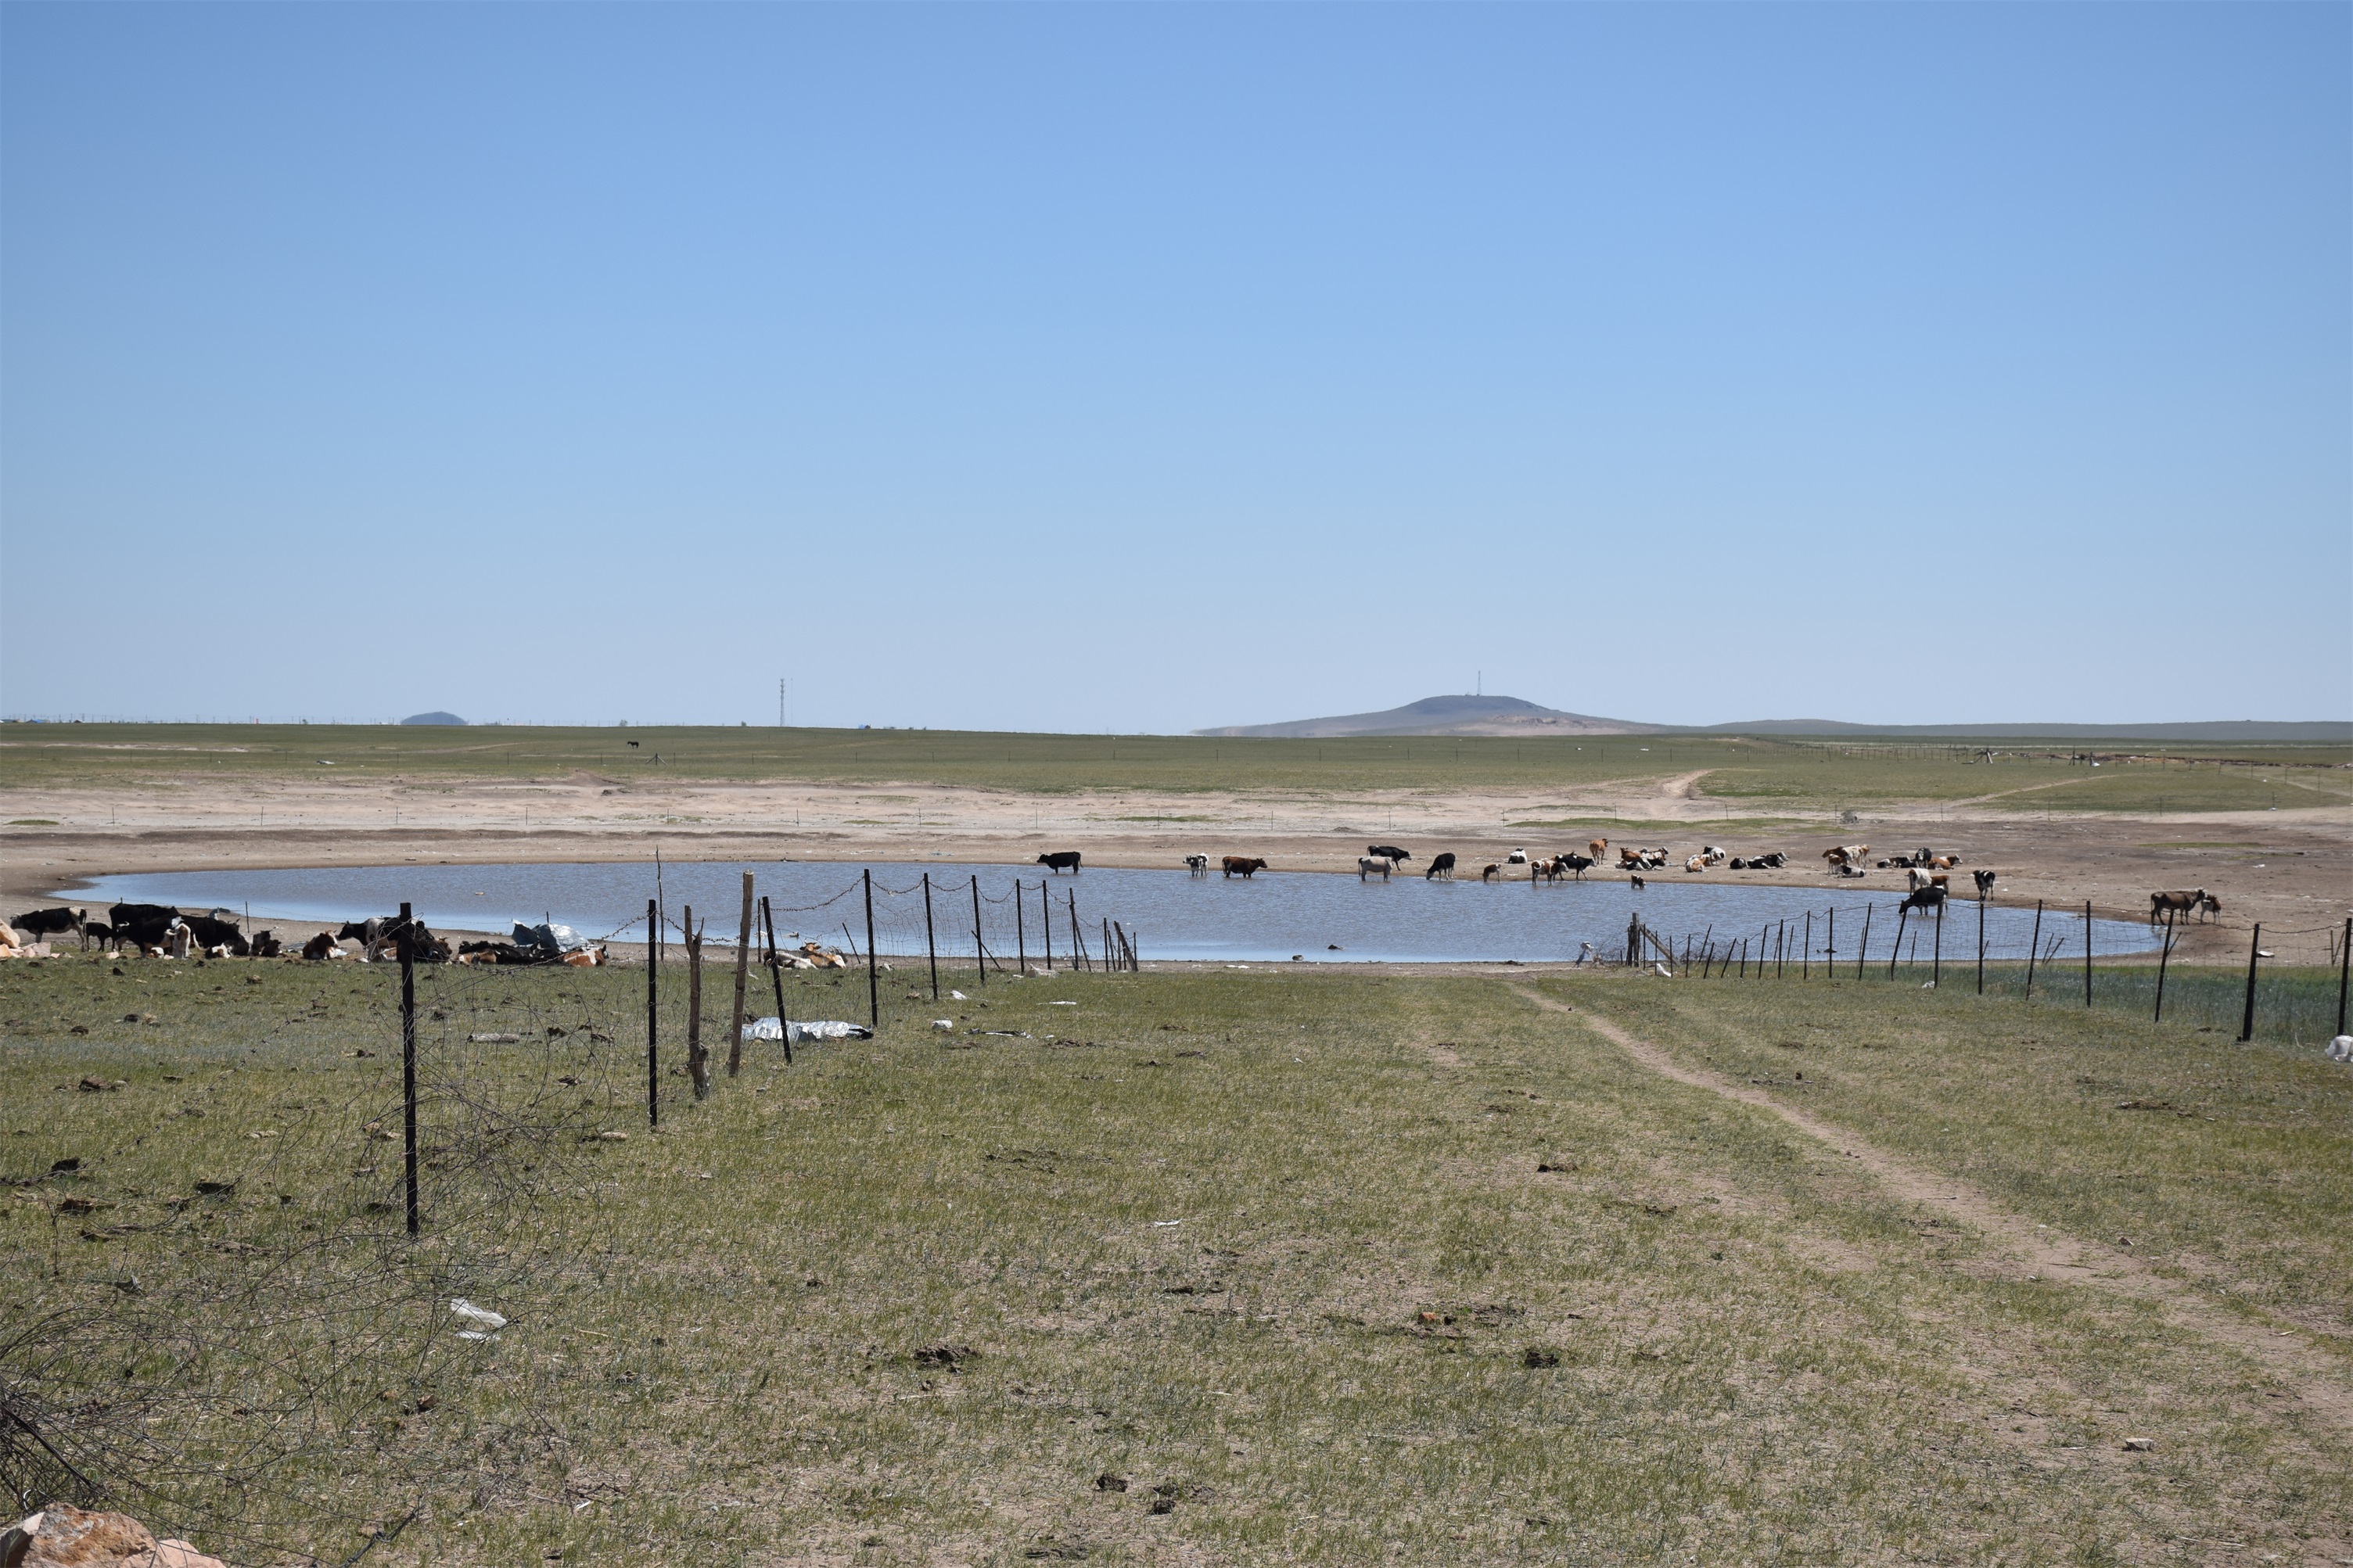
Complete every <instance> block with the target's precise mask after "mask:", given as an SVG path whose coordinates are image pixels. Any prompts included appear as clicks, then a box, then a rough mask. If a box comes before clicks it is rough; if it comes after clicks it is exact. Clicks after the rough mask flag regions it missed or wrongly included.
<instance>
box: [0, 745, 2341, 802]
mask: <svg viewBox="0 0 2353 1568" xmlns="http://www.w3.org/2000/svg"><path fill="white" fill-rule="evenodd" d="M631 742H636V744H634V745H632V744H631ZM1996 744H1997V746H1998V743H1996ZM1980 750H1981V748H1980V747H1978V746H1977V745H1975V744H1972V745H1968V746H1963V745H1949V746H1948V745H1936V744H1929V743H1911V742H1907V743H1904V744H1901V745H1877V746H1874V745H1865V744H1852V743H1850V744H1841V745H1836V746H1831V745H1823V744H1819V743H1813V742H1789V741H1776V740H1758V739H1749V738H1744V737H1730V736H1703V737H1685V736H1669V735H1642V736H1586V737H1582V738H1578V739H1576V740H1527V741H1522V740H1509V739H1481V738H1469V739H1463V740H1459V741H1458V740H1450V739H1436V738H1427V739H1426V738H1405V737H1395V738H1380V739H1366V740H1347V741H1274V740H1231V739H1213V738H1208V737H1195V736H1109V735H1039V734H986V733H976V732H966V731H910V730H876V731H859V730H765V729H763V730H755V729H733V730H729V729H638V728H630V729H621V728H613V729H571V730H567V729H542V728H519V729H505V728H494V727H483V728H468V729H440V728H432V727H425V726H419V727H414V728H411V727H403V726H396V725H393V726H373V727H365V726H332V727H330V726H323V725H318V726H286V725H242V726H240V725H218V724H215V725H174V724H131V725H106V724H82V725H48V724H43V725H10V726H7V727H6V729H5V732H4V733H0V785H7V786H16V787H26V786H33V785H41V786H48V787H55V786H59V785H65V786H84V787H99V786H103V785H128V784H142V783H150V782H153V781H156V780H160V779H165V778H169V777H172V776H174V775H181V776H185V775H188V774H203V775H209V776H217V777H226V778H233V779H234V778H283V777H286V776H288V775H290V774H297V775H305V776H321V773H322V771H321V768H320V763H322V761H323V762H328V763H332V764H334V766H335V767H336V768H338V769H341V770H344V772H343V773H338V774H337V775H336V776H338V777H347V776H352V775H354V774H360V773H364V772H367V771H374V772H376V773H391V774H396V775H398V776H401V777H420V778H435V779H441V780H445V781H446V780H452V779H457V780H465V779H483V780H487V779H505V778H527V777H546V776H549V775H552V774H566V773H573V772H575V771H582V770H585V771H588V772H592V773H599V774H601V775H604V776H607V777H614V778H621V779H633V778H641V777H645V776H648V775H649V774H654V773H659V775H660V776H663V777H669V778H675V779H715V780H727V779H808V780H818V781H829V782H840V783H877V782H890V781H898V782H911V783H933V784H950V785H959V786H967V787H973V788H985V789H1000V790H1014V791H1023V792H1035V793H1064V792H1070V791H1073V790H1079V789H1088V790H1102V791H1114V792H1115V791H1120V790H1145V789H1153V790H1167V791H1176V792H1183V793H1208V792H1233V793H1240V794H1263V793H1293V794H1312V795H1318V796H1327V797H1328V796H1334V795H1348V794H1351V793H1356V792H1365V791H1388V790H1405V791H1425V792H1443V791H1454V790H1472V789H1513V790H1518V789H1547V790H1548V789H1554V788H1558V789H1562V790H1566V791H1575V790H1577V789H1579V788H1590V787H1595V786H1600V785H1608V784H1625V783H1628V782H1636V783H1639V782H1641V781H1647V780H1659V779H1665V778H1669V777H1673V776H1676V775H1679V774H1683V773H1696V772H1699V771H1701V770H1703V769H1705V770H1713V771H1712V772H1710V773H1709V776H1708V777H1706V778H1705V779H1704V780H1703V781H1701V784H1700V785H1699V788H1700V790H1701V793H1702V794H1703V795H1705V796H1706V797H1708V798H1710V799H1714V800H1720V801H1722V802H1724V803H1725V807H1726V811H1725V816H1726V817H1727V818H1728V819H1739V818H1743V817H1754V816H1758V815H1760V814H1761V815H1763V816H1772V815H1773V814H1775V813H1778V812H1790V811H1796V812H1803V813H1818V812H1823V811H1835V810H1838V809H1841V808H1844V807H1848V806H1855V807H1864V806H1873V805H1886V804H1889V803H1893V802H1900V801H1947V802H1949V801H1959V800H1968V799H1973V798H1976V797H1978V796H1984V795H2000V796H2001V797H2003V798H2002V799H2001V800H2000V801H1998V802H1991V803H1989V804H1993V805H2003V806H2006V807H2015V808H2020V809H2032V810H2047V811H2086V810H2089V811H2098V810H2132V811H2156V810H2176V809H2178V810H2188V809H2191V808H2193V807H2195V808H2199V809H2229V810H2260V809H2263V808H2264V807H2266V806H2270V805H2283V806H2285V805H2331V804H2342V803H2343V802H2345V801H2346V800H2348V799H2353V784H2348V782H2346V780H2347V775H2346V774H2345V773H2342V772H2341V771H2331V770H2332V769H2335V768H2337V765H2338V764H2341V763H2345V762H2347V761H2348V760H2353V750H2348V748H2346V747H2343V746H2335V747H2329V746H2285V745H2283V746H2262V745H2256V746H2242V747H2207V748H2198V747H2188V748H2182V747H2175V748H2171V749H2170V758H2171V760H2169V761H2164V762H2158V761H2147V762H2123V761H2118V762H2112V763H2108V764H2107V765H2105V766H2104V767H2103V768H2102V769H2101V770H2100V772H2099V773H2093V772H2092V771H2091V770H2089V769H2087V768H2084V767H2080V766H2074V765H2072V764H2070V763H2068V762H2066V761H2065V760H2064V756H2063V753H2064V752H2065V750H2066V748H2065V747H2064V746H2062V747H2060V748H2058V750H2059V752H2060V753H2061V754H2060V755H2059V756H2057V757H2053V756H2052V754H2051V753H2052V750H2053V748H2052V745H2051V744H2050V743H2049V742H2035V743H2033V744H2032V745H2031V746H2030V747H2028V748H2027V749H2026V752H2024V754H2018V753H2013V752H2000V754H1999V755H1998V757H1997V760H1995V761H1993V762H1991V763H1986V762H1981V761H1973V760H1970V759H1972V758H1975V757H1977V756H1978V755H1979V752H1980ZM657 756H659V758H660V761H659V763H656V762H655V760H654V759H655V758H656V757H657ZM2187 758H2198V759H2202V761H2200V763H2198V764H2196V765H2190V764H2189V763H2185V761H2184V760H2183V759H2187ZM2225 762H2227V764H2228V765H2223V763H2225ZM2021 791H2022V792H2026V793H2023V794H2019V793H2017V792H2021Z"/></svg>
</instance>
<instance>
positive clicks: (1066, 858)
mask: <svg viewBox="0 0 2353 1568" xmlns="http://www.w3.org/2000/svg"><path fill="white" fill-rule="evenodd" d="M1034 863H1035V864H1037V865H1039V866H1043V867H1045V868H1046V869H1047V870H1049V871H1068V872H1069V873H1070V874H1071V876H1073V877H1075V876H1077V875H1078V874H1079V852H1078V851H1077V850H1075V849H1057V850H1054V851H1053V852H1051V853H1050V854H1046V855H1040V856H1039V857H1038V858H1037V860H1036V861H1035V862H1034Z"/></svg>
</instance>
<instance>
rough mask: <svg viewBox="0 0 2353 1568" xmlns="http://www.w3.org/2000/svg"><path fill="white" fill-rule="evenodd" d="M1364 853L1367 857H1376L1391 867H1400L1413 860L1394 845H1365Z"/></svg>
mask: <svg viewBox="0 0 2353 1568" xmlns="http://www.w3.org/2000/svg"><path fill="white" fill-rule="evenodd" d="M1365 853H1366V854H1367V855H1377V856H1379V857H1380V858H1382V859H1384V860H1386V861H1388V863H1389V865H1390V866H1392V867H1398V866H1402V865H1404V864H1405V863H1406V862H1407V861H1409V860H1410V859H1412V858H1413V857H1412V856H1410V855H1409V854H1407V853H1406V852H1405V851H1404V850H1402V849H1400V848H1398V847H1397V846H1396V845H1394V844H1370V845H1366V847H1365Z"/></svg>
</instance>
